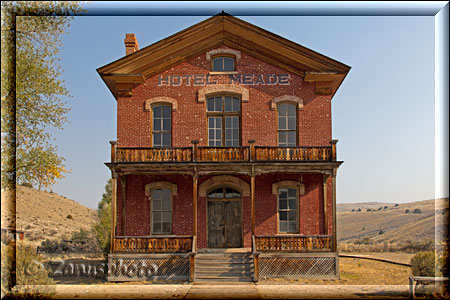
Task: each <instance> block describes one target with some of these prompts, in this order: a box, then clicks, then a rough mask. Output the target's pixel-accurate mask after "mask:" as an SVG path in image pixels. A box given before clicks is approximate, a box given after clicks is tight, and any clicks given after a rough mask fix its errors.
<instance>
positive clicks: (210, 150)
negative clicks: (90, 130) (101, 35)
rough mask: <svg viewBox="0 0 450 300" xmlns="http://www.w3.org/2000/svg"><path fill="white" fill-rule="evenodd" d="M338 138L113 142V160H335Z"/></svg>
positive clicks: (180, 161) (169, 161)
mask: <svg viewBox="0 0 450 300" xmlns="http://www.w3.org/2000/svg"><path fill="white" fill-rule="evenodd" d="M336 142H337V141H336V140H332V141H331V142H330V143H331V145H330V146H317V147H273V146H255V145H254V141H249V143H250V145H249V146H240V147H202V146H197V141H193V144H192V147H171V148H130V147H116V144H115V142H111V162H112V163H140V162H149V163H166V162H167V163H186V162H190V163H205V162H207V163H210V162H213V163H214V162H301V161H305V162H332V161H336Z"/></svg>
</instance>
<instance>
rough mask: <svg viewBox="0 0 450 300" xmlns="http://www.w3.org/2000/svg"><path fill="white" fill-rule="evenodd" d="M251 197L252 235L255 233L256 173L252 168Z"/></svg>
mask: <svg viewBox="0 0 450 300" xmlns="http://www.w3.org/2000/svg"><path fill="white" fill-rule="evenodd" d="M250 195H251V196H250V197H251V214H252V236H254V235H255V173H254V171H253V170H252V175H251V178H250Z"/></svg>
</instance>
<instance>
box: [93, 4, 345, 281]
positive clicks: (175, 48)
mask: <svg viewBox="0 0 450 300" xmlns="http://www.w3.org/2000/svg"><path fill="white" fill-rule="evenodd" d="M125 48H126V56H124V57H123V58H121V59H118V60H116V61H114V62H112V63H110V64H108V65H105V66H103V67H101V68H99V69H98V70H97V71H98V73H99V74H100V76H101V78H102V79H103V81H104V82H105V83H106V85H107V86H108V88H109V89H110V91H111V93H112V94H113V96H114V98H115V99H116V101H117V140H116V141H114V142H111V161H110V162H108V163H106V165H107V166H108V167H109V168H110V170H111V172H112V178H113V203H112V216H113V220H112V228H111V254H110V255H109V276H108V278H109V280H112V281H123V280H153V279H180V280H191V281H194V280H195V281H202V280H203V281H208V280H211V281H216V280H217V281H220V280H225V281H253V280H255V281H257V280H259V279H264V278H270V277H285V278H287V277H316V278H317V277H320V278H337V277H338V276H339V270H338V253H337V251H336V173H337V169H338V167H339V166H340V164H341V163H342V162H341V161H338V160H337V155H336V142H337V141H336V140H334V139H333V137H332V122H331V100H332V98H333V95H334V94H335V93H336V90H337V89H338V87H339V86H340V84H341V83H342V81H343V80H344V78H345V76H346V75H347V73H348V72H349V70H350V67H348V66H346V65H344V64H342V63H340V62H338V61H336V60H333V59H331V58H329V57H326V56H324V55H322V54H319V53H317V52H314V51H312V50H310V49H308V48H305V47H303V46H301V45H298V44H296V43H294V42H292V41H289V40H287V39H285V38H282V37H280V36H278V35H276V34H273V33H271V32H268V31H266V30H264V29H261V28H259V27H257V26H254V25H252V24H249V23H247V22H245V21H243V20H240V19H238V18H236V17H233V16H230V15H227V14H224V13H222V14H219V15H216V16H213V17H211V18H209V19H207V20H205V21H203V22H200V23H198V24H196V25H193V26H191V27H189V28H187V29H185V30H183V31H180V32H178V33H176V34H174V35H172V36H169V37H167V38H165V39H163V40H161V41H159V42H156V43H154V44H152V45H150V46H147V47H145V48H143V49H139V46H138V42H137V40H136V37H135V36H134V34H127V35H126V38H125Z"/></svg>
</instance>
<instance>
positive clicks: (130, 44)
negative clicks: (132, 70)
mask: <svg viewBox="0 0 450 300" xmlns="http://www.w3.org/2000/svg"><path fill="white" fill-rule="evenodd" d="M124 42H125V50H126V55H129V54H131V53H134V52H136V51H138V50H139V44H138V42H137V40H136V36H135V35H134V33H127V34H126V36H125V40H124Z"/></svg>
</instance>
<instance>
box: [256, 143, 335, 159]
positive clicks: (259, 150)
mask: <svg viewBox="0 0 450 300" xmlns="http://www.w3.org/2000/svg"><path fill="white" fill-rule="evenodd" d="M255 154H256V160H257V161H258V160H260V161H277V160H281V161H285V160H290V161H302V160H314V161H330V160H331V146H327V147H255Z"/></svg>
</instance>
